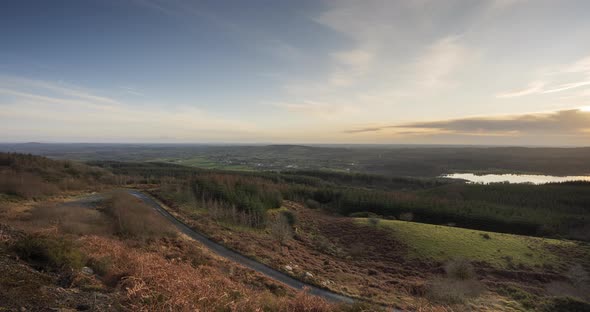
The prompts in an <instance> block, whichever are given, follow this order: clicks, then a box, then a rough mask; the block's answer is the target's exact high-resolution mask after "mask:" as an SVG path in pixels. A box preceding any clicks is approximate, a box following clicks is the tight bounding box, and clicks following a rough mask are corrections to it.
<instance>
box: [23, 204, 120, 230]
mask: <svg viewBox="0 0 590 312" xmlns="http://www.w3.org/2000/svg"><path fill="white" fill-rule="evenodd" d="M27 221H30V223H31V224H32V225H34V226H36V227H52V226H55V227H57V229H59V231H60V232H63V233H69V234H81V235H84V234H97V235H99V234H111V233H112V226H111V225H110V224H109V223H110V222H108V221H109V220H108V219H107V218H106V217H105V216H104V215H103V214H101V213H100V212H99V211H97V210H95V209H89V208H88V207H78V206H71V205H48V204H41V205H39V206H36V207H34V208H32V209H31V211H30V214H29V216H28V217H27Z"/></svg>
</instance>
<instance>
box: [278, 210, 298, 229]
mask: <svg viewBox="0 0 590 312" xmlns="http://www.w3.org/2000/svg"><path fill="white" fill-rule="evenodd" d="M281 214H282V215H283V216H284V217H285V219H286V220H287V223H289V225H290V226H295V225H296V224H297V216H296V215H295V214H294V213H293V211H290V210H282V211H281Z"/></svg>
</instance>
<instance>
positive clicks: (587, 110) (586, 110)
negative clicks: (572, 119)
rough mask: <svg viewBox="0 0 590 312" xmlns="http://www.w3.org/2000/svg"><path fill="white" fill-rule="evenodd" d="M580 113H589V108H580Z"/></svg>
mask: <svg viewBox="0 0 590 312" xmlns="http://www.w3.org/2000/svg"><path fill="white" fill-rule="evenodd" d="M580 111H582V112H590V106H582V107H580Z"/></svg>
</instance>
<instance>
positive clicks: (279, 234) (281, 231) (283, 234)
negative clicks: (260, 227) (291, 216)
mask: <svg viewBox="0 0 590 312" xmlns="http://www.w3.org/2000/svg"><path fill="white" fill-rule="evenodd" d="M270 231H271V234H272V236H273V237H274V238H275V239H276V240H277V241H278V242H279V243H284V242H286V241H287V240H289V239H291V238H293V229H292V228H291V225H289V221H288V220H287V217H285V215H284V214H282V213H281V214H277V215H275V216H274V217H273V218H272V220H271V224H270Z"/></svg>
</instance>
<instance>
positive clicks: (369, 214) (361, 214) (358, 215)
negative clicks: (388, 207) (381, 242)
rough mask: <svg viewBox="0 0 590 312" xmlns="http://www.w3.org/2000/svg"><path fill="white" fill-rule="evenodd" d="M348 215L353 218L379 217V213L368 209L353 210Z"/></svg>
mask: <svg viewBox="0 0 590 312" xmlns="http://www.w3.org/2000/svg"><path fill="white" fill-rule="evenodd" d="M348 216H349V217H351V218H377V217H379V215H378V214H375V213H372V212H368V211H359V212H353V213H351V214H349V215H348Z"/></svg>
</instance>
